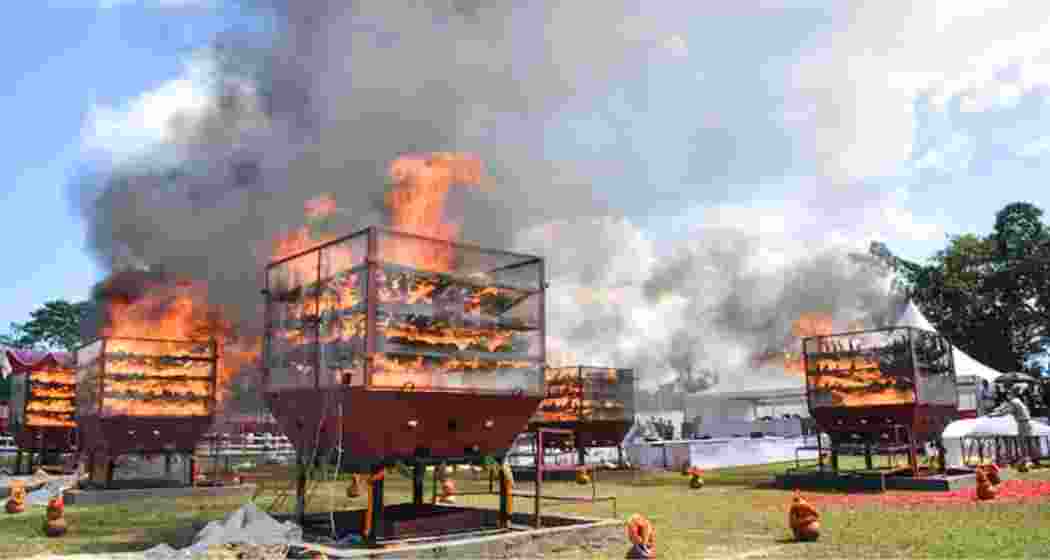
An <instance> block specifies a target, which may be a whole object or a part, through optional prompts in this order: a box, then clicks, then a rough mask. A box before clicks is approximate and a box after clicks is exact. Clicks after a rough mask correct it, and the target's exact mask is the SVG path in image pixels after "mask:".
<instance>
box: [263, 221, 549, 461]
mask: <svg viewBox="0 0 1050 560" xmlns="http://www.w3.org/2000/svg"><path fill="white" fill-rule="evenodd" d="M544 287H545V286H544V282H543V260H542V259H540V258H538V257H533V256H527V255H518V254H513V253H508V252H503V251H494V250H489V249H482V248H478V247H471V246H465V245H460V244H455V243H452V242H449V241H443V240H437V239H431V238H426V237H421V236H416V235H411V234H406V233H400V232H395V231H392V230H387V229H381V228H377V227H373V228H368V229H366V230H364V231H361V232H358V233H356V234H353V235H350V236H347V237H345V238H341V239H338V240H334V241H331V242H329V243H326V244H324V245H321V246H319V247H316V248H314V249H311V250H308V251H306V252H305V253H302V254H299V255H295V256H290V257H286V258H284V259H282V260H278V261H276V262H274V263H271V264H270V265H269V266H268V267H267V290H266V301H267V331H266V332H267V335H266V339H267V343H266V373H267V382H266V393H267V398H268V400H269V402H270V404H271V407H272V409H273V411H274V414H275V416H276V417H277V419H278V422H279V423H280V424H281V426H282V429H283V430H284V431H285V432H286V433H287V434H288V435H289V437H290V438H291V439H292V440H293V441H294V442H295V444H296V446H297V447H298V448H299V449H300V450H301V451H308V450H311V449H313V448H314V442H315V441H317V442H319V445H320V446H321V447H322V448H324V447H328V446H331V445H333V444H335V443H336V441H335V438H336V435H337V434H338V433H339V432H342V435H343V438H344V449H345V450H346V456H347V457H348V460H350V461H351V462H352V463H353V465H347V466H348V467H350V468H358V469H367V468H371V467H372V466H375V465H377V464H383V463H391V462H393V461H396V460H410V461H413V462H420V461H422V462H430V461H434V462H437V461H442V460H450V459H457V458H459V459H468V460H470V459H474V460H476V459H478V458H480V457H481V456H483V455H492V454H496V455H502V453H503V452H504V451H505V450H506V449H507V448H508V447H509V446H510V444H511V443H512V441H513V440H514V437H515V435H517V433H518V432H520V431H521V430H522V428H523V427H524V426H525V424H526V422H527V421H528V418H529V417H530V416H531V415H532V413H533V412H534V411H535V409H536V406H537V405H538V404H539V401H540V399H541V397H542V387H543V364H544V361H545V352H544V338H543V333H544Z"/></svg>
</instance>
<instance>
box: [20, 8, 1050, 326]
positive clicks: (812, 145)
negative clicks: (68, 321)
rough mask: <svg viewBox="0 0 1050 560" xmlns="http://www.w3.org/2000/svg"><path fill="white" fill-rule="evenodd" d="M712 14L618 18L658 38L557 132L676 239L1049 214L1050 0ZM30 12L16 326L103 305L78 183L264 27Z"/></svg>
mask: <svg viewBox="0 0 1050 560" xmlns="http://www.w3.org/2000/svg"><path fill="white" fill-rule="evenodd" d="M586 4H587V2H583V3H582V4H581V6H582V5H586ZM591 4H592V5H593V8H592V9H593V10H594V11H595V13H598V12H600V11H601V10H602V2H592V3H591ZM654 4H658V5H659V7H658V8H654V7H653V6H654ZM701 4H708V3H702V2H688V1H683V2H674V1H667V2H659V3H649V4H647V7H646V9H645V10H644V11H642V10H639V15H638V16H637V17H636V18H632V19H625V20H624V21H622V22H612V23H614V24H616V30H617V33H619V34H621V35H622V37H623V41H624V42H633V43H637V44H639V45H643V46H644V48H645V49H648V51H649V54H648V56H647V58H646V59H645V61H644V63H639V64H638V66H637V67H636V68H634V69H633V71H631V72H628V73H622V74H618V75H617V76H616V78H615V79H610V80H608V81H607V82H604V83H603V87H602V89H601V90H598V91H594V92H588V95H587V96H586V97H584V98H572V99H571V100H570V101H569V102H566V103H565V104H564V105H563V106H562V107H561V108H560V109H559V110H558V111H556V112H555V113H554V114H553V115H551V116H550V118H549V119H548V122H547V123H546V124H545V128H544V153H545V154H546V155H547V156H548V157H549V158H551V159H552V160H572V161H575V162H578V163H579V164H580V166H581V168H583V169H588V170H592V171H593V177H592V180H593V182H594V185H595V192H596V196H602V197H605V198H606V199H607V200H608V202H609V203H610V205H611V206H612V207H613V208H614V209H616V211H617V212H618V213H621V214H623V215H626V216H627V217H628V218H630V219H631V221H633V222H634V223H635V224H636V225H637V226H638V227H639V228H640V229H641V230H642V232H643V234H644V235H645V236H646V237H647V239H649V240H650V241H651V242H652V243H653V245H654V246H655V247H657V249H656V250H657V251H659V250H660V249H659V248H660V247H661V246H663V245H664V241H665V240H666V241H667V242H670V241H671V240H676V239H681V238H683V237H688V236H689V235H690V234H689V233H688V232H689V231H690V230H692V229H694V228H695V227H696V226H697V225H698V224H705V225H712V224H730V225H737V226H741V227H746V228H749V229H753V230H756V231H761V232H763V233H766V234H771V235H781V236H783V237H784V238H787V239H792V238H821V237H826V238H829V239H832V238H833V239H838V240H845V241H846V242H849V243H852V244H855V245H857V246H862V245H863V244H865V243H866V242H868V241H870V240H872V239H879V240H882V241H884V242H886V243H887V244H888V245H889V246H890V248H891V249H892V250H894V251H896V252H898V253H899V254H901V255H903V256H905V257H908V258H912V259H923V258H925V257H927V256H929V255H930V254H931V253H933V252H934V251H936V250H937V249H939V248H941V247H942V246H943V244H944V237H945V235H949V234H959V233H965V232H980V233H983V232H987V231H989V229H990V228H991V225H992V222H993V220H994V213H995V211H996V210H998V209H999V208H1001V207H1002V206H1003V205H1004V204H1006V203H1008V202H1011V201H1015V200H1027V201H1031V202H1034V203H1036V204H1037V205H1039V206H1041V207H1046V206H1047V200H1048V197H1047V195H1046V194H1044V193H1045V192H1046V188H1045V185H1044V184H1043V183H1044V180H1043V178H1044V174H1045V169H1046V168H1047V163H1048V162H1050V135H1047V132H1046V131H1047V130H1050V127H1048V126H1047V124H1050V105H1048V97H1047V95H1048V92H1050V89H1048V88H1050V4H1047V3H1043V2H1016V3H1011V2H995V1H988V2H971V1H965V0H943V1H932V0H923V1H916V2H903V1H883V2H870V1H869V2H843V1H827V2H817V1H809V2H777V1H773V0H766V1H763V0H745V1H742V2H734V3H732V5H733V6H735V7H733V8H729V7H723V8H705V7H699V6H698V5H701ZM717 4H725V5H726V6H728V5H729V3H717ZM786 5H790V6H792V7H790V8H788V7H784V6H786ZM12 10H13V17H12V18H9V19H8V21H9V25H8V28H7V30H6V32H5V33H4V34H3V35H0V48H2V50H3V52H5V53H8V56H5V57H4V58H3V62H0V65H2V66H0V68H2V69H3V72H4V74H5V75H7V76H8V79H7V80H5V81H3V83H4V84H7V85H0V99H2V103H0V122H4V123H5V124H6V125H7V129H8V135H7V138H8V139H7V142H6V146H5V149H4V150H3V151H2V152H0V173H2V174H4V176H5V177H6V178H7V180H5V181H3V182H2V183H0V200H2V202H3V208H4V209H5V210H6V214H5V220H4V222H5V224H6V225H7V231H8V235H7V242H6V249H7V250H6V256H7V266H6V274H4V275H3V279H2V280H0V282H2V283H6V290H4V293H5V294H6V295H7V297H5V298H3V299H2V300H0V328H3V327H5V326H6V325H7V324H8V323H9V322H11V321H23V320H25V319H26V318H27V317H28V313H29V311H30V310H32V309H33V308H35V307H36V306H38V305H40V304H41V303H43V302H44V301H46V300H49V299H54V298H71V299H79V298H83V297H85V296H86V295H87V291H88V289H89V287H90V285H91V283H92V282H94V281H96V280H98V279H100V275H101V274H102V271H101V269H100V268H99V267H98V266H97V265H96V263H95V262H94V260H93V259H92V256H91V255H90V254H89V253H88V252H87V251H86V250H85V248H84V247H85V228H84V224H83V223H82V221H81V218H80V215H79V214H78V213H77V212H75V211H74V210H73V209H72V205H71V204H70V202H69V200H68V194H67V191H68V185H69V183H70V180H71V178H72V177H73V176H74V175H75V174H77V173H78V172H81V171H83V170H84V169H86V168H90V166H92V165H95V164H97V162H98V161H100V160H102V159H104V160H110V161H119V160H121V159H122V158H127V157H133V156H134V155H135V154H139V153H142V152H144V151H148V150H150V149H153V148H155V147H156V146H157V145H158V144H161V143H163V142H164V141H165V140H166V139H167V137H168V134H169V133H170V131H169V121H170V118H171V117H172V116H173V115H174V114H175V113H176V112H178V111H187V110H189V111H192V109H193V107H195V106H199V105H203V104H205V103H207V96H208V95H209V93H208V90H207V89H206V85H205V84H204V81H205V80H204V77H203V73H202V71H201V67H202V64H204V65H205V66H206V61H205V62H204V63H202V62H201V60H200V57H199V49H200V48H201V47H204V46H206V45H207V43H208V42H209V41H211V40H212V38H213V37H214V36H215V34H216V33H219V32H221V31H223V30H229V29H244V28H252V26H260V23H259V21H257V20H255V19H253V18H250V17H247V16H245V15H243V14H241V13H240V12H239V11H238V9H236V8H235V7H234V6H232V5H225V4H224V3H223V2H221V1H220V0H213V1H208V2H206V1H203V0H202V1H193V0H181V1H176V0H167V1H164V0H138V1H131V0H127V1H117V0H108V1H101V2H92V1H90V0H83V1H82V2H76V1H74V0H52V1H49V2H37V3H20V4H19V6H18V7H17V8H13V9H12ZM582 11H585V10H582ZM570 15H571V14H570ZM570 15H566V16H565V17H570ZM577 15H578V14H577ZM608 24H610V22H608V21H606V20H604V19H598V21H597V23H596V25H608ZM577 32H578V40H579V45H580V48H579V50H578V52H574V53H568V54H567V55H566V56H576V57H578V58H579V60H575V61H574V62H583V63H586V58H585V57H586V56H590V55H591V52H590V51H589V50H588V49H587V42H588V28H587V25H580V26H579V27H578V29H577ZM194 53H198V54H197V55H196V56H195V55H194ZM453 63H454V61H449V64H453ZM582 67H586V65H585V64H584V65H583V66H580V65H576V66H572V68H574V69H576V70H574V71H579V68H582ZM394 155H395V154H391V156H392V157H393V156H394Z"/></svg>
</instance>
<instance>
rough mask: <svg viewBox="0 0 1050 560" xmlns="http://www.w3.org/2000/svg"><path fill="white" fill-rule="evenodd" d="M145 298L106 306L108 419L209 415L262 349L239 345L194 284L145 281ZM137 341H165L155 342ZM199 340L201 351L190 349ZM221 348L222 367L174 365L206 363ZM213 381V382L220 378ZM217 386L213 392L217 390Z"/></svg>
mask: <svg viewBox="0 0 1050 560" xmlns="http://www.w3.org/2000/svg"><path fill="white" fill-rule="evenodd" d="M139 283H140V284H141V283H145V285H144V286H139V287H140V288H143V289H142V290H141V295H140V296H137V297H136V296H123V295H115V296H111V297H109V298H108V299H107V300H106V311H107V317H108V321H107V324H106V325H105V326H104V327H103V329H102V332H101V335H102V336H104V337H107V338H109V339H110V340H108V342H107V345H106V364H105V368H106V369H105V377H104V381H103V387H104V391H105V395H104V396H103V399H104V404H103V411H104V413H105V414H118V415H123V414H128V415H142V416H182V415H189V416H193V415H206V414H209V413H210V412H212V410H211V407H210V405H209V401H210V400H211V397H212V394H213V393H214V396H215V398H216V400H217V401H218V403H221V402H222V401H223V400H224V399H225V397H226V393H227V389H228V384H229V381H230V379H231V378H232V377H233V375H234V374H236V373H237V372H239V371H240V370H241V369H242V368H243V367H245V366H246V365H248V364H249V363H250V362H251V361H252V360H254V359H255V357H256V355H257V354H258V351H259V347H260V344H259V343H258V342H257V341H250V342H247V343H243V342H239V341H235V340H234V339H233V336H232V334H233V329H232V325H231V324H230V323H229V322H228V321H226V320H225V319H224V318H223V315H222V310H221V309H220V308H219V307H218V306H216V305H212V304H211V303H210V302H209V301H208V292H207V286H206V285H205V284H204V283H202V282H195V281H182V280H180V281H174V282H168V281H160V280H146V279H143V280H140V281H139ZM134 339H151V340H163V341H167V342H153V341H143V340H134ZM189 341H199V342H201V343H202V344H203V345H202V347H201V349H196V350H195V349H191V348H190V345H188V344H187V342H189ZM211 341H214V343H215V351H216V357H217V359H218V364H217V366H216V367H215V368H214V369H215V372H214V374H213V371H212V370H213V365H212V363H211V362H210V361H193V360H185V359H181V360H170V359H167V358H170V357H174V356H179V357H182V358H186V357H195V358H207V357H210V356H211V346H210V343H211ZM213 375H214V379H213ZM213 384H214V386H213Z"/></svg>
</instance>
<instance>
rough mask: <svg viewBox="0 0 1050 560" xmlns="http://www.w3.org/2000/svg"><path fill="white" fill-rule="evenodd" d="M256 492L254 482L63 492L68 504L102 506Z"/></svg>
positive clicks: (240, 494) (223, 496)
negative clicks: (157, 499)
mask: <svg viewBox="0 0 1050 560" xmlns="http://www.w3.org/2000/svg"><path fill="white" fill-rule="evenodd" d="M254 493H255V485H254V484H241V485H238V486H193V487H190V486H186V487H182V488H145V489H133V490H79V489H77V490H74V489H69V490H66V491H65V492H63V493H62V497H63V499H64V500H65V502H66V505H77V506H101V505H108V504H116V503H120V502H127V501H131V500H148V499H155V498H186V497H212V498H225V497H228V496H242V495H243V496H246V497H248V496H251V495H252V494H254Z"/></svg>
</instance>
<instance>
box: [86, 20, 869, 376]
mask: <svg viewBox="0 0 1050 560" xmlns="http://www.w3.org/2000/svg"><path fill="white" fill-rule="evenodd" d="M697 4H701V3H697ZM766 4H768V3H765V2H758V1H757V0H756V1H755V2H744V3H742V4H741V7H740V8H739V10H740V12H741V13H742V14H745V15H746V13H747V12H749V11H755V10H758V9H759V8H760V7H761V8H763V9H765V8H764V6H765V5H766ZM734 5H735V4H734ZM760 5H762V6H760ZM259 9H260V10H261V11H264V12H267V13H269V14H271V15H272V16H273V19H274V21H275V22H276V31H275V33H274V34H273V36H272V41H270V42H267V43H266V44H263V45H259V44H257V43H253V42H250V41H247V40H239V38H235V37H231V38H227V40H226V41H225V42H224V43H223V46H221V47H216V48H215V49H212V50H211V51H209V52H208V53H206V54H205V55H204V56H203V57H202V58H201V59H200V60H198V62H197V64H198V66H196V67H195V68H197V70H198V72H197V75H198V76H203V77H204V78H206V79H207V81H208V83H209V84H210V88H211V89H210V93H209V95H208V96H206V99H205V100H204V101H203V102H201V103H198V104H196V105H194V107H193V108H192V110H185V111H181V112H179V113H178V114H176V115H175V117H174V118H172V119H171V120H170V122H168V123H166V128H165V131H164V132H165V133H164V139H165V141H164V142H163V143H162V144H161V145H159V146H156V147H154V149H152V150H151V151H149V152H148V153H145V154H139V155H138V156H137V157H135V158H132V159H125V160H120V161H117V162H114V163H112V164H111V165H108V166H106V167H105V168H104V169H101V170H100V171H98V172H97V173H95V174H93V175H92V176H89V177H85V178H83V180H81V181H78V182H77V183H76V184H75V185H74V190H73V194H74V200H75V201H76V204H77V206H78V208H79V210H80V211H81V213H82V214H83V216H84V217H85V218H86V222H87V224H88V232H87V237H88V242H89V246H90V248H91V249H92V250H93V251H94V253H95V254H96V255H97V256H98V259H99V261H100V262H101V263H102V264H103V265H104V266H105V267H107V268H108V269H109V270H112V271H118V270H124V269H128V268H137V269H141V268H149V269H156V268H157V267H163V269H164V270H165V271H167V272H168V273H170V274H172V275H173V276H174V277H185V278H193V279H196V280H202V281H205V282H207V285H208V295H209V297H210V298H212V299H213V300H214V301H216V302H222V303H223V304H224V305H227V306H229V308H230V309H231V310H232V311H233V312H234V315H235V316H236V318H239V319H240V322H241V328H242V330H243V331H250V330H252V329H255V328H258V326H259V323H260V319H261V317H262V313H261V310H260V307H259V306H260V304H261V299H262V298H261V296H259V294H258V291H257V289H255V288H257V287H261V282H260V274H261V271H262V269H263V265H264V263H265V261H266V260H267V258H268V256H269V251H270V248H271V246H270V242H271V240H273V239H274V238H275V237H277V236H279V235H280V234H282V232H284V231H286V230H288V229H290V228H294V227H298V226H300V225H301V224H302V223H303V204H304V202H305V201H306V200H308V199H311V198H314V197H316V196H318V195H321V194H325V193H331V194H332V195H334V197H335V199H336V201H337V203H338V206H339V208H340V209H342V212H341V213H340V214H339V219H340V223H339V227H340V228H341V229H342V230H344V231H345V232H347V233H348V232H350V231H353V230H355V229H358V228H360V227H363V226H367V225H372V224H376V223H382V222H383V221H384V220H385V215H384V212H383V195H384V193H385V191H386V189H387V185H386V182H387V178H386V176H385V175H386V170H387V166H388V164H389V162H390V161H391V160H393V159H395V158H396V157H397V156H398V155H399V154H403V153H407V152H431V151H466V152H473V153H475V154H477V155H478V156H479V157H480V158H481V159H482V160H483V161H485V162H487V163H488V164H489V165H490V166H491V169H490V170H489V171H490V175H492V176H493V177H495V179H496V184H495V185H494V186H493V188H489V189H463V190H459V191H456V192H455V193H454V194H453V197H454V200H453V201H452V204H451V207H450V208H449V212H450V213H452V214H453V215H454V216H453V217H454V218H456V221H457V222H460V223H461V225H462V229H461V236H462V237H463V238H464V239H465V240H467V241H471V242H475V243H479V244H482V245H485V246H492V247H513V248H517V249H519V250H526V251H530V252H535V253H538V254H541V255H544V256H545V257H547V258H548V259H549V265H548V271H549V274H550V276H551V278H550V281H551V286H552V290H551V291H550V295H549V302H548V313H549V316H548V324H549V329H550V334H551V345H550V348H551V351H552V356H554V357H557V358H558V359H560V360H562V361H578V362H583V363H588V364H593V365H610V366H617V367H634V368H637V369H638V370H639V372H640V373H641V374H642V375H643V376H644V377H646V378H647V379H650V380H662V379H663V378H664V377H665V376H668V375H670V376H673V375H694V376H696V375H700V376H704V375H708V376H712V378H713V377H715V376H717V377H718V378H719V379H720V380H721V382H723V383H725V382H731V383H734V384H736V385H742V384H749V383H755V382H759V381H762V380H764V379H766V377H765V376H764V374H762V373H755V372H754V371H753V370H751V369H749V368H748V367H747V364H748V361H749V360H750V358H751V357H752V356H753V355H754V353H755V352H761V351H764V350H766V349H770V348H777V347H780V346H783V344H784V343H785V339H786V337H787V334H788V333H789V331H790V325H791V322H792V321H793V320H794V319H795V318H797V316H798V314H799V313H801V312H803V311H827V312H829V313H833V314H835V315H837V316H842V317H840V318H842V319H843V320H847V319H849V318H852V316H853V315H856V314H858V313H861V312H867V311H870V310H871V309H872V308H873V307H877V306H878V301H879V298H880V294H882V295H884V294H885V282H884V279H883V278H882V277H881V276H879V275H878V274H873V273H872V271H871V270H869V269H867V268H865V266H866V265H863V264H861V263H858V262H855V261H853V260H850V259H849V258H847V257H846V256H843V255H842V254H841V253H840V252H835V251H831V250H820V251H813V250H811V249H812V248H811V247H803V246H798V245H797V244H790V243H787V241H786V240H785V237H786V236H785V235H784V234H783V233H781V234H780V235H779V236H777V235H774V236H773V237H772V239H773V240H772V241H771V239H770V238H769V237H765V238H764V237H762V236H761V235H758V234H756V233H755V232H754V231H751V230H750V229H749V228H747V227H725V228H720V227H717V226H714V225H711V224H707V226H706V229H705V230H703V231H702V232H701V233H700V234H699V235H695V236H692V238H695V239H696V240H695V241H689V242H683V243H681V244H680V245H679V246H677V247H675V249H674V251H671V252H666V253H665V252H661V251H658V250H657V249H656V246H655V240H654V239H652V238H651V237H650V236H648V235H647V234H646V233H644V232H642V231H641V230H640V229H639V228H637V227H636V226H634V225H632V224H631V223H630V222H628V221H625V220H623V219H621V218H619V217H617V216H616V214H617V212H616V211H615V209H614V208H610V207H607V205H606V204H605V203H603V202H601V201H603V200H606V199H608V198H609V197H608V196H605V193H602V192H601V190H599V189H596V188H594V187H593V183H594V182H595V181H598V180H600V179H601V172H602V171H603V170H600V169H594V168H588V167H586V166H584V165H583V164H580V163H573V162H567V161H554V160H552V159H551V157H550V155H549V154H547V153H546V149H547V147H548V146H547V139H546V133H547V125H548V124H549V123H550V122H552V121H556V120H557V119H558V118H559V117H558V115H559V112H561V111H563V110H565V109H566V108H568V107H573V106H578V105H581V104H583V105H585V106H586V105H589V104H590V103H591V101H592V100H593V99H600V98H602V97H603V96H607V95H608V94H609V91H610V90H613V89H615V87H617V84H621V83H623V82H625V81H629V80H632V79H636V78H637V76H638V74H639V68H642V67H644V66H645V65H646V64H647V63H648V62H649V61H650V60H651V58H652V57H653V56H657V53H662V55H666V54H667V49H668V48H669V46H670V47H673V48H672V49H671V50H672V51H673V54H674V55H675V56H683V55H684V54H685V53H687V52H688V49H687V48H686V45H685V44H684V42H683V40H682V39H681V37H679V36H678V35H676V33H679V32H680V31H681V28H680V26H681V25H682V23H681V22H682V21H683V20H685V19H688V17H689V16H690V15H691V14H692V12H690V11H689V10H688V9H685V8H682V9H680V10H677V11H671V10H663V9H656V8H653V9H650V10H648V11H646V10H643V9H642V5H641V3H640V2H636V1H634V2H632V1H630V0H607V1H604V2H600V3H592V2H555V1H550V2H478V1H477V0H473V1H468V0H459V1H457V0H446V1H443V2H414V3H399V2H386V1H376V2H359V3H352V4H351V3H348V2H342V1H337V0H316V1H309V2H291V1H278V0H273V1H271V2H268V3H264V5H262V6H260V7H259ZM709 9H710V10H712V11H716V12H718V11H720V12H725V13H724V14H721V15H724V16H726V17H734V16H736V15H737V14H736V13H735V12H734V10H736V9H737V8H729V7H722V8H709ZM687 12H688V13H687ZM710 56H713V55H710ZM719 56H721V55H719ZM734 95H736V94H734ZM746 112H748V113H751V111H750V110H748V111H746ZM698 149H699V148H698ZM727 160H728V158H727ZM604 171H605V172H609V171H608V170H604ZM614 171H615V170H614ZM844 198H845V197H844ZM825 201H826V199H825ZM869 202H870V201H861V202H854V203H855V204H857V205H858V206H860V207H866V208H871V207H874V206H876V205H874V204H870V203H869ZM845 225H847V226H850V225H852V224H845ZM785 244H786V245H789V246H790V248H789V249H785V248H784V247H783V245H785Z"/></svg>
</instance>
